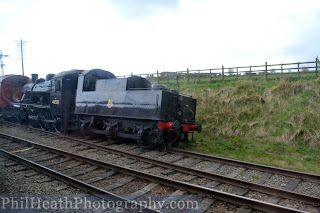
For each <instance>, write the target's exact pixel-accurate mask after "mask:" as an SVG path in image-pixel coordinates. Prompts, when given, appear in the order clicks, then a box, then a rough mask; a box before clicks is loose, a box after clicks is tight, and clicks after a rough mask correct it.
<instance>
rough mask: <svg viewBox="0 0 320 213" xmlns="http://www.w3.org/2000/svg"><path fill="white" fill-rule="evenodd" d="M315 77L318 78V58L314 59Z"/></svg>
mask: <svg viewBox="0 0 320 213" xmlns="http://www.w3.org/2000/svg"><path fill="white" fill-rule="evenodd" d="M316 77H318V57H316Z"/></svg>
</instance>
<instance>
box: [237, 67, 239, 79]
mask: <svg viewBox="0 0 320 213" xmlns="http://www.w3.org/2000/svg"><path fill="white" fill-rule="evenodd" d="M237 78H238V79H239V70H238V67H237Z"/></svg>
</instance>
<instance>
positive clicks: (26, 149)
mask: <svg viewBox="0 0 320 213" xmlns="http://www.w3.org/2000/svg"><path fill="white" fill-rule="evenodd" d="M32 148H33V146H31V147H28V148H25V149H20V150H14V151H12V152H11V153H16V152H25V151H28V150H30V149H32Z"/></svg>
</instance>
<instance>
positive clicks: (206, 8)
mask: <svg viewBox="0 0 320 213" xmlns="http://www.w3.org/2000/svg"><path fill="white" fill-rule="evenodd" d="M166 3H167V4H168V5H165V4H166ZM3 5H4V6H3ZM0 6H3V8H8V9H7V10H6V9H3V8H1V7H0V8H1V9H0V18H1V20H0V23H1V25H2V26H3V24H5V23H7V22H9V23H10V24H6V25H5V27H4V29H5V30H3V29H2V30H1V29H0V48H1V49H2V50H3V52H4V53H6V54H9V55H10V57H9V58H8V59H5V63H6V69H5V71H6V73H8V72H10V73H20V72H21V71H20V70H21V68H20V67H21V64H20V63H19V62H18V61H17V52H16V47H15V46H16V44H15V40H17V39H20V38H21V39H23V40H27V60H26V66H25V70H26V73H27V75H30V74H31V73H34V72H37V73H43V76H44V75H45V74H46V73H49V72H50V73H57V72H60V71H63V70H69V69H71V68H77V69H90V68H102V69H106V70H109V71H111V72H114V73H115V74H116V75H123V74H130V73H150V72H156V71H157V70H159V71H163V70H185V69H186V68H187V67H188V68H191V69H203V68H214V67H220V66H221V65H222V64H224V65H225V66H236V65H238V66H242V65H254V64H260V63H264V61H273V62H275V63H281V62H290V61H277V60H301V59H300V58H303V59H305V58H307V57H310V59H313V58H314V57H315V56H316V54H317V53H316V52H315V51H316V49H317V48H313V49H312V48H308V51H307V53H304V54H303V55H301V54H299V51H296V52H295V51H294V50H295V49H297V48H300V49H301V48H304V47H305V46H308V45H309V46H314V47H318V49H319V47H320V44H319V42H317V40H316V39H313V40H312V39H310V38H309V39H308V41H309V44H308V41H305V40H304V39H305V38H306V37H308V36H309V37H310V35H313V34H316V32H317V31H318V29H320V28H319V24H318V23H320V22H319V18H320V17H319V16H318V15H317V14H319V10H320V6H319V3H318V1H304V3H303V4H301V3H300V1H299V2H298V1H211V0H201V1H193V0H181V1H179V2H178V3H174V4H171V3H168V2H166V1H164V3H162V5H158V4H155V5H150V3H148V4H146V5H144V4H143V3H142V4H140V5H138V6H136V7H134V8H131V7H130V5H129V4H128V5H127V4H126V2H122V3H121V4H116V3H115V2H113V1H103V0H91V1H84V0H81V1H76V0H68V1H66V0H55V1H40V0H29V1H22V0H15V1H3V2H2V1H0ZM131 6H132V5H131ZM144 6H145V7H146V9H145V10H144V9H141V8H139V7H144ZM153 6H154V8H152V7H153ZM140 9H141V10H140ZM3 11H4V12H3ZM132 11H139V13H144V12H145V13H146V14H145V15H144V14H136V15H137V18H134V14H135V13H133V12H132ZM130 12H131V13H130ZM128 13H130V14H128ZM1 14H2V15H1ZM126 14H127V15H126ZM128 17H130V19H129V18H128ZM4 19H6V21H4ZM311 43H312V44H311ZM295 45H297V47H295ZM306 56H307V57H306ZM306 60H308V59H306Z"/></svg>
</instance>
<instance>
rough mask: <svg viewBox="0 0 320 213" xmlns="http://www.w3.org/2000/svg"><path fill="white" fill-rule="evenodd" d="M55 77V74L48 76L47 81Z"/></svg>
mask: <svg viewBox="0 0 320 213" xmlns="http://www.w3.org/2000/svg"><path fill="white" fill-rule="evenodd" d="M53 77H54V74H51V73H50V74H48V75H46V81H50V80H51V79H52V78H53Z"/></svg>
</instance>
